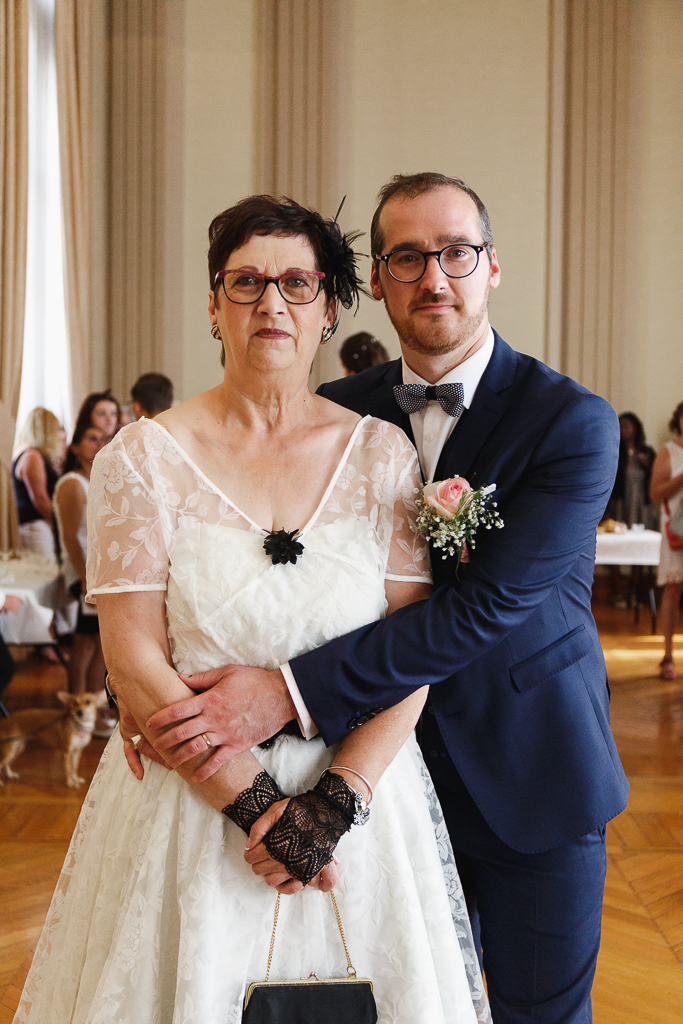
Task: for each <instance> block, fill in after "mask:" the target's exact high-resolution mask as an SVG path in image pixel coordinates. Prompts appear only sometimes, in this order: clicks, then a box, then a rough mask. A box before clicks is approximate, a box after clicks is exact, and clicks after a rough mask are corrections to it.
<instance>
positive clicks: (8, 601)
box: [0, 590, 23, 718]
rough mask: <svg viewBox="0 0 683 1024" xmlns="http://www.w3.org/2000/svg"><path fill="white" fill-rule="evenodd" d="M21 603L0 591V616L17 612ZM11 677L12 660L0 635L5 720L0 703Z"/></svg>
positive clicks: (14, 597)
mask: <svg viewBox="0 0 683 1024" xmlns="http://www.w3.org/2000/svg"><path fill="white" fill-rule="evenodd" d="M22 603H23V598H21V597H16V596H15V595H14V594H5V592H4V591H3V590H0V615H5V614H6V613H7V612H18V611H19V609H20V608H21V605H22ZM13 675H14V659H13V658H12V655H11V654H10V652H9V651H8V650H7V644H6V643H5V641H4V639H3V637H2V634H1V633H0V715H4V716H5V718H7V717H9V716H8V712H7V708H6V707H5V705H4V704H3V703H2V695H3V693H4V692H5V690H6V689H7V687H8V686H9V684H10V683H11V681H12V676H13Z"/></svg>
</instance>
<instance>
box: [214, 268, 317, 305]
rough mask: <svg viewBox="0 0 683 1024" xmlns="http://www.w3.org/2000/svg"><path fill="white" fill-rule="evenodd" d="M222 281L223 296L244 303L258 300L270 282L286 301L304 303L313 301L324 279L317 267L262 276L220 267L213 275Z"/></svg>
mask: <svg viewBox="0 0 683 1024" xmlns="http://www.w3.org/2000/svg"><path fill="white" fill-rule="evenodd" d="M219 280H220V281H221V282H222V284H223V291H224V292H225V297H226V299H229V300H230V302H236V303H238V304H239V305H244V306H247V305H249V304H250V303H252V302H258V300H259V299H260V298H261V296H262V295H263V294H264V293H265V290H266V288H267V287H268V285H269V284H274V285H275V287H276V288H277V290H278V291H279V293H280V295H281V296H282V298H283V299H284V300H285V302H291V303H292V304H293V305H295V306H305V305H307V303H309V302H315V300H316V299H317V298H318V295H319V294H320V290H321V288H322V287H323V284H324V281H325V275H324V274H322V273H321V272H320V271H319V270H296V269H294V270H286V271H285V272H284V274H278V276H277V277H265V275H264V274H257V273H256V271H255V270H219V271H218V273H217V274H216V276H215V278H214V281H213V283H214V287H215V285H216V282H217V281H219Z"/></svg>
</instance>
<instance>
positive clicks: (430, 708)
mask: <svg viewBox="0 0 683 1024" xmlns="http://www.w3.org/2000/svg"><path fill="white" fill-rule="evenodd" d="M434 713H435V712H434V707H433V705H431V704H430V705H429V707H428V708H427V714H428V715H433V714H434Z"/></svg>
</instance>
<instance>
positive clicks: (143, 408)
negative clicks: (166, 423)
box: [130, 373, 173, 420]
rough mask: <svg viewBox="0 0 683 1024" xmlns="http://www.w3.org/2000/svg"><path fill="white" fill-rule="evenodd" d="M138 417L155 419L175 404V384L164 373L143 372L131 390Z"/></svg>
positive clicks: (134, 409) (134, 408)
mask: <svg viewBox="0 0 683 1024" xmlns="http://www.w3.org/2000/svg"><path fill="white" fill-rule="evenodd" d="M130 396H131V398H132V399H133V411H134V412H135V416H136V417H137V419H140V417H141V416H145V417H146V418H147V419H148V420H153V419H154V417H155V416H158V415H159V413H160V412H165V411H166V410H167V409H170V408H171V406H172V405H173V384H172V382H171V381H170V380H169V379H168V377H164V375H163V373H143V375H142V377H138V379H137V380H136V382H135V384H133V387H132V388H131V391H130Z"/></svg>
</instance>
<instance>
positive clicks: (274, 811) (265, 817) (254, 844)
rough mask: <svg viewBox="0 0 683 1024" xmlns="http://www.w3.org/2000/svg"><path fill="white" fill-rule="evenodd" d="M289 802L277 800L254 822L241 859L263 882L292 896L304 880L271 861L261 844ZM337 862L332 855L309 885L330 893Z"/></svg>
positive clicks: (335, 881) (333, 885)
mask: <svg viewBox="0 0 683 1024" xmlns="http://www.w3.org/2000/svg"><path fill="white" fill-rule="evenodd" d="M288 803H289V798H288V799H287V800H279V801H278V802H277V803H276V804H273V806H272V807H269V808H268V810H267V811H266V813H265V814H262V815H261V817H260V818H259V819H258V821H256V822H255V823H254V825H253V826H252V829H251V832H250V833H249V839H248V840H247V845H246V848H245V851H244V859H245V860H246V862H247V864H250V865H251V870H252V871H253V872H254V874H256V875H261V877H262V878H263V879H264V881H265V882H267V883H268V885H272V886H273V888H274V889H277V891H278V892H280V893H283V894H285V895H287V896H291V895H293V894H294V893H295V892H301V890H302V889H303V888H304V886H303V883H302V882H300V881H299V880H298V879H296V878H292V876H291V875H290V874H289V872H288V871H287V868H286V867H285V866H284V864H280V863H279V861H276V860H273V858H272V857H271V855H270V854H269V853H268V850H267V849H266V848H265V846H264V844H263V839H264V838H265V836H266V835H267V834H268V832H270V831H271V829H272V828H273V827H274V826H275V825H276V824H277V822H278V821H279V820H280V818H281V817H282V815H283V813H284V811H285V808H286V807H287V804H288ZM338 863H339V860H338V859H337V857H333V858H332V861H331V862H330V863H329V864H326V865H325V867H324V868H323V869H322V871H319V872H318V874H317V875H316V876H315V878H312V879H311V881H310V882H309V883H308V884H309V885H310V886H312V887H313V888H314V889H319V890H320V891H321V892H329V891H330V889H333V888H334V887H335V885H336V884H337V883H338V881H339V872H338V871H337V864H338Z"/></svg>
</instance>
